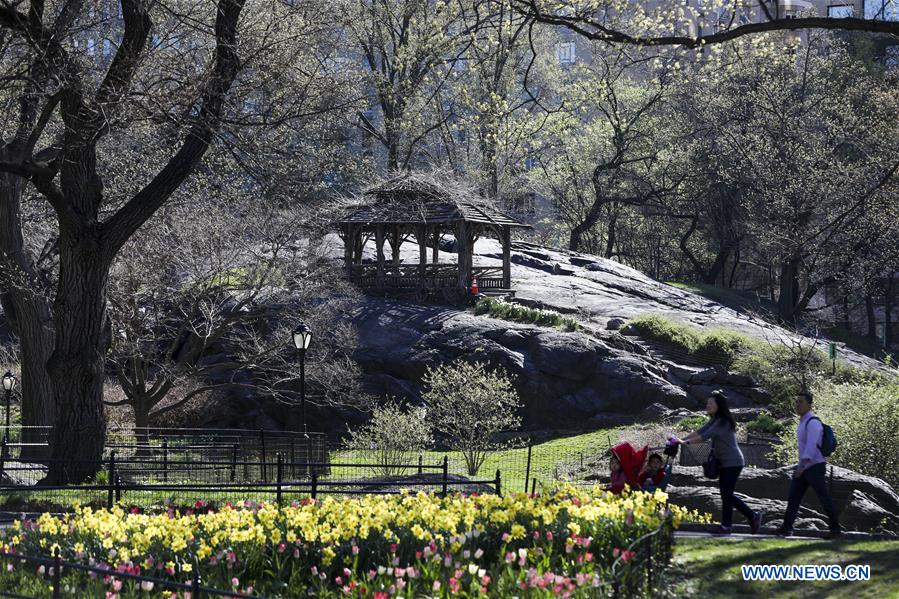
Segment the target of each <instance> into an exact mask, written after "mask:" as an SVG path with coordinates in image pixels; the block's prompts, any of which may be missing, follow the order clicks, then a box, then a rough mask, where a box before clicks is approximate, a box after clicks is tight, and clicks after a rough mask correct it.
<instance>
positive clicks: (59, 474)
mask: <svg viewBox="0 0 899 599" xmlns="http://www.w3.org/2000/svg"><path fill="white" fill-rule="evenodd" d="M108 272H109V261H108V259H107V258H106V256H105V255H104V253H103V252H102V251H101V246H100V243H99V235H98V233H97V232H96V231H95V230H92V229H87V230H81V231H79V232H78V233H74V232H69V231H64V232H63V236H62V238H61V240H60V276H59V289H58V292H57V296H56V303H55V306H54V307H55V312H56V347H55V349H54V351H53V355H52V357H51V358H50V364H49V371H50V377H51V380H52V382H53V389H54V391H55V396H56V399H57V417H56V422H55V424H54V427H53V431H52V434H51V451H52V453H51V458H52V461H51V463H50V467H49V471H48V473H47V478H46V479H45V480H46V481H47V482H50V483H51V484H54V483H55V484H58V483H66V482H80V481H83V480H85V479H86V478H89V477H90V476H92V475H93V474H94V473H95V472H96V471H97V470H98V468H99V466H100V463H101V459H102V456H103V445H104V442H105V431H106V418H105V415H104V412H103V381H104V378H105V376H104V373H105V358H106V351H107V349H108V348H109V326H108V321H107V318H106V279H107V274H108Z"/></svg>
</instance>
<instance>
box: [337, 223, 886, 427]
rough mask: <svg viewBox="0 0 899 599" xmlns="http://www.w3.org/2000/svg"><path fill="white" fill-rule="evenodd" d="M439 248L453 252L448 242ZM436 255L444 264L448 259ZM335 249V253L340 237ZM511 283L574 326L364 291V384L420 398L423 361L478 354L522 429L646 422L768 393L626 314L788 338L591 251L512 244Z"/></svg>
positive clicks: (482, 250)
mask: <svg viewBox="0 0 899 599" xmlns="http://www.w3.org/2000/svg"><path fill="white" fill-rule="evenodd" d="M402 249H403V253H402V258H403V260H404V261H405V262H409V263H414V262H416V261H417V259H418V246H416V245H414V244H411V243H410V244H407V245H406V246H404V247H403V248H402ZM441 249H442V250H443V251H446V252H451V251H452V249H453V248H452V242H450V243H448V244H445V245H444V246H443V247H442V248H441ZM443 251H442V252H441V256H440V258H441V261H444V260H445V261H447V262H450V261H452V260H453V259H454V255H453V254H451V253H446V254H444V253H443ZM334 253H335V256H336V255H341V254H342V250H341V246H340V242H339V241H336V242H335V247H334ZM500 259H501V253H500V247H499V244H498V243H497V242H495V241H493V240H491V239H483V240H479V241H478V243H477V244H476V247H475V264H476V265H484V266H490V265H499V264H500ZM512 279H513V287H514V288H515V291H516V296H515V299H516V301H518V302H520V303H522V304H525V305H529V306H534V307H543V308H549V309H552V310H556V311H558V312H562V313H565V314H567V315H569V316H571V317H573V318H575V319H576V320H577V321H578V322H579V323H580V324H581V325H582V330H581V331H579V332H575V333H569V332H562V331H560V330H558V329H555V328H548V327H541V326H535V325H526V324H517V323H511V322H508V321H504V320H498V319H494V318H491V317H489V316H475V315H474V314H473V313H472V312H471V311H468V312H466V311H460V310H457V309H452V308H449V307H446V306H442V305H436V304H420V303H415V302H412V301H406V300H398V299H389V298H377V297H370V296H369V297H367V298H365V299H364V300H363V302H362V304H361V305H360V307H359V309H358V310H357V311H356V312H355V313H354V314H353V316H352V317H353V321H354V323H355V324H356V326H357V327H358V330H359V348H358V351H357V352H356V359H357V360H358V361H359V363H360V364H361V366H362V368H363V370H364V372H365V379H366V386H367V388H368V390H369V391H370V392H372V393H375V394H378V395H385V394H387V395H396V396H409V397H417V396H419V394H420V392H421V387H420V381H421V377H422V375H423V374H424V372H425V369H426V368H427V367H428V366H430V365H436V364H438V363H442V362H445V361H448V360H453V359H455V358H459V357H463V356H472V355H478V356H479V357H480V358H482V359H485V360H489V361H491V362H493V363H495V364H498V365H502V366H503V367H505V368H506V369H507V370H508V371H509V372H510V373H511V374H513V375H514V376H515V377H516V379H517V385H518V389H519V392H520V394H521V398H522V401H523V404H524V418H525V422H524V425H525V427H526V428H530V429H551V428H569V429H570V428H585V429H587V428H596V427H598V426H604V425H609V424H616V423H618V422H624V421H629V420H630V421H633V420H639V419H647V420H648V419H653V420H654V419H658V418H659V416H660V415H661V413H663V412H665V410H670V409H684V408H686V409H698V408H700V407H701V406H702V405H704V402H705V399H706V398H707V396H708V394H709V392H711V391H712V390H713V389H716V388H723V389H725V391H726V393H727V394H728V396H729V398H730V399H731V401H732V404H733V405H735V406H736V407H738V408H742V409H743V410H744V411H746V412H753V411H755V410H757V409H758V408H759V406H761V405H764V403H766V400H767V395H766V393H765V392H764V390H762V389H758V388H756V387H755V386H754V385H753V381H752V380H751V379H749V378H747V377H744V376H739V375H735V374H730V373H728V372H726V371H725V370H723V369H722V368H721V367H720V366H719V367H710V366H708V365H706V366H703V365H702V364H697V363H696V362H693V361H691V360H689V359H682V358H679V357H678V356H676V355H673V356H672V355H670V354H666V353H664V352H658V351H654V348H652V347H651V346H649V345H647V344H646V343H644V342H642V341H641V340H640V339H639V338H638V337H635V336H628V335H624V334H622V333H621V332H620V331H619V330H617V329H619V328H620V326H621V324H623V322H624V321H626V320H627V319H629V318H632V317H634V316H637V315H640V314H646V313H655V314H662V315H664V316H666V317H668V318H671V319H673V320H677V321H681V322H684V323H688V324H694V325H698V326H714V327H721V328H728V329H733V330H735V331H739V332H741V333H744V334H747V335H751V336H754V337H757V338H760V339H763V338H767V339H770V340H775V339H776V338H778V337H787V336H789V333H788V332H787V331H785V330H783V329H781V328H779V327H777V326H774V325H772V324H770V323H768V322H766V321H764V320H762V319H760V318H758V317H756V316H753V315H751V314H747V313H741V312H739V311H737V310H734V309H731V308H728V307H726V306H724V305H721V304H719V303H716V302H714V301H710V300H708V299H706V298H704V297H702V296H699V295H696V294H694V293H691V292H689V291H685V290H682V289H679V288H677V287H674V286H671V285H667V284H664V283H661V282H659V281H655V280H653V279H651V278H649V277H647V276H645V275H643V274H642V273H640V272H638V271H636V270H634V269H631V268H628V267H626V266H623V265H621V264H618V263H616V262H613V261H610V260H605V259H601V258H596V257H594V256H589V255H584V254H577V253H571V252H559V251H553V250H549V249H546V248H541V247H537V246H533V245H530V244H524V243H516V244H513V251H512ZM841 356H843V357H845V359H848V360H850V361H852V362H854V363H857V364H858V365H866V366H874V365H876V362H875V361H873V360H871V359H869V358H867V357H865V356H861V355H858V354H855V353H853V352H851V351H849V350H848V349H846V350H845V351H842V352H841ZM654 404H659V405H654Z"/></svg>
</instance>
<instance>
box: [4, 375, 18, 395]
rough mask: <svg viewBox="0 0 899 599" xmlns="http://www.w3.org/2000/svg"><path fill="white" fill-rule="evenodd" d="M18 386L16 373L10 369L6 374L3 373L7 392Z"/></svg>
mask: <svg viewBox="0 0 899 599" xmlns="http://www.w3.org/2000/svg"><path fill="white" fill-rule="evenodd" d="M15 388H16V375H14V374H13V373H12V372H10V371H8V370H7V371H6V374H4V375H3V390H4V391H6V392H7V393H10V392H11V391H12V390H13V389H15Z"/></svg>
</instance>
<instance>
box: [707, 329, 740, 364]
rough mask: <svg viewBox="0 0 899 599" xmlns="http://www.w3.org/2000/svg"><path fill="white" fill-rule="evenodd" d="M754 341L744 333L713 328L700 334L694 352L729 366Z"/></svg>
mask: <svg viewBox="0 0 899 599" xmlns="http://www.w3.org/2000/svg"><path fill="white" fill-rule="evenodd" d="M754 343H755V342H754V341H753V340H750V339H749V338H748V337H747V336H746V335H741V334H739V333H734V332H733V331H726V330H723V329H713V330H711V331H709V332H708V333H705V334H703V335H701V336H700V339H699V345H698V346H697V347H696V352H695V353H696V356H697V357H699V358H702V359H704V360H708V361H710V362H715V363H719V364H725V365H727V366H730V365H731V364H733V363H734V360H736V359H737V356H739V355H740V354H742V353H744V352H745V351H747V350H749V349H750V348H751V347H752V345H753V344H754Z"/></svg>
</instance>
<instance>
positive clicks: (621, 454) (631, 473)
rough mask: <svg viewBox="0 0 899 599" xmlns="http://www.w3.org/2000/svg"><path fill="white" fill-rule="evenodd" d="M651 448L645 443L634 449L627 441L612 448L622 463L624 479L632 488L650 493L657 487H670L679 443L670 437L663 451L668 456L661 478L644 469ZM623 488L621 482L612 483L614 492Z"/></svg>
mask: <svg viewBox="0 0 899 599" xmlns="http://www.w3.org/2000/svg"><path fill="white" fill-rule="evenodd" d="M653 449H657V448H653ZM658 449H661V448H658ZM649 450H650V448H649V446H648V445H644V446H643V447H642V448H640V449H634V446H633V445H631V444H630V443H628V442H627V441H625V442H623V443H619V444H618V445H615V446H614V447H612V448H611V452H612V455H614V456H615V457H616V458H618V461H619V462H620V463H621V470H622V472H623V474H624V479H625V480H626V481H627V484H628V485H630V487H631V488H633V489H642V490H643V491H647V492H650V493H651V492H653V491H655V490H656V489H659V490H661V491H664V490H665V489H666V488H667V487H668V481H669V480H670V479H671V467H672V465H673V464H672V459H673V458H674V457H676V456H677V450H678V444H677V443H676V442H673V440H672V439H669V440H668V443H666V444H665V447H664V449H663V452H662V453H664V455H665V456H666V458H665V464H664V466H663V471H664V476H662V477H661V478H659V477H658V476H656V475H650V474H649V473H648V472H645V471H644V469H645V466H646V465H647V456H648V455H649ZM621 488H623V485H622V484H620V483H619V484H616V483H615V482H614V481H613V483H612V484H611V485H610V490H612V491H613V492H620V490H621Z"/></svg>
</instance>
